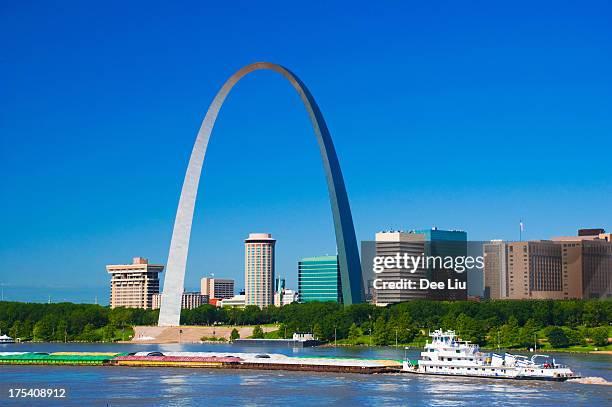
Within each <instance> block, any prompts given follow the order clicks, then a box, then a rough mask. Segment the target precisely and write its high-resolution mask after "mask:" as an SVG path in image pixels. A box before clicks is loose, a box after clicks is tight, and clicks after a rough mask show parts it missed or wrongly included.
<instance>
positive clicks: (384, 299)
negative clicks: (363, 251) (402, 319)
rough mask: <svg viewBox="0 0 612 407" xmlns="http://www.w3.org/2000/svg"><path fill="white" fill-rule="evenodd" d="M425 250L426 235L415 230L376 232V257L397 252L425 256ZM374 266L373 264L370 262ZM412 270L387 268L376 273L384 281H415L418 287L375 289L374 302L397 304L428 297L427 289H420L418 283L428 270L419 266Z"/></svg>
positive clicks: (377, 303)
mask: <svg viewBox="0 0 612 407" xmlns="http://www.w3.org/2000/svg"><path fill="white" fill-rule="evenodd" d="M424 252H425V235H423V234H416V233H414V232H402V231H384V232H378V233H376V257H394V256H395V255H396V254H397V253H399V254H400V255H401V256H403V255H404V254H407V255H408V256H415V257H418V256H423V253H424ZM370 267H372V264H370ZM411 271H412V270H408V269H405V268H385V270H384V271H382V272H381V273H378V274H375V276H374V278H377V279H380V280H381V281H383V282H395V281H403V280H406V281H414V284H416V285H417V289H414V290H410V289H408V288H398V289H375V288H374V289H373V290H372V291H373V302H374V304H376V305H379V306H385V305H387V304H395V303H397V302H403V301H409V300H416V299H426V298H427V290H419V289H418V284H419V280H420V279H421V278H427V270H426V269H425V268H423V267H419V268H417V269H416V270H414V272H413V273H411Z"/></svg>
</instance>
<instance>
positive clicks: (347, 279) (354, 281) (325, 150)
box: [158, 62, 363, 326]
mask: <svg viewBox="0 0 612 407" xmlns="http://www.w3.org/2000/svg"><path fill="white" fill-rule="evenodd" d="M260 69H267V70H272V71H275V72H278V73H280V74H281V75H283V76H284V77H285V78H286V79H287V80H288V81H289V82H290V83H291V85H292V86H293V87H294V88H295V90H296V91H297V92H298V94H299V95H300V97H301V99H302V102H303V103H304V106H305V107H306V110H307V111H308V116H309V117H310V121H311V122H312V127H313V129H314V132H315V135H316V137H317V141H318V143H319V149H320V152H321V158H322V160H323V167H324V169H325V177H326V179H327V187H328V190H329V199H330V203H331V209H332V214H333V219H334V229H335V232H336V245H337V249H338V261H339V265H340V272H341V281H342V295H343V299H344V303H345V304H352V303H358V302H361V299H362V298H363V281H362V279H361V265H360V261H359V252H358V249H357V239H356V238H355V228H354V226H353V218H352V215H351V208H350V206H349V201H348V196H347V194H346V188H345V186H344V180H343V178H342V171H341V170H340V164H339V162H338V157H337V155H336V150H335V149H334V144H333V142H332V139H331V135H330V134H329V130H328V129H327V125H326V124H325V120H324V119H323V115H322V114H321V111H320V110H319V107H318V105H317V103H316V102H315V100H314V98H313V97H312V95H311V94H310V92H309V91H308V88H306V86H305V85H304V83H302V81H301V80H300V79H299V78H298V77H297V76H296V75H295V74H293V73H292V72H291V71H289V70H288V69H287V68H284V67H282V66H280V65H276V64H273V63H269V62H257V63H254V64H251V65H248V66H245V67H244V68H242V69H240V70H239V71H238V72H236V73H235V74H233V75H232V76H231V77H230V78H229V79H228V80H227V81H226V82H225V84H223V87H222V88H221V90H220V91H219V92H218V93H217V95H216V96H215V99H214V100H213V101H212V103H211V105H210V107H209V108H208V111H207V112H206V116H205V117H204V121H203V122H202V126H201V127H200V131H199V132H198V136H197V138H196V141H195V145H194V146H193V151H192V152H191V157H190V159H189V165H188V167H187V173H186V174H185V181H184V182H183V188H182V190H181V197H180V199H179V205H178V209H177V212H176V219H175V221H174V230H173V232H172V240H171V242H170V253H169V255H168V263H167V265H166V276H165V279H164V291H163V294H162V305H161V310H160V314H159V322H158V325H160V326H176V325H179V322H180V313H181V296H182V293H183V284H184V280H185V267H186V264H187V253H188V250H189V237H190V235H191V223H192V220H193V211H194V206H195V201H196V196H197V193H198V184H199V181H200V174H201V172H202V164H203V163H204V156H205V155H206V147H207V145H208V140H209V138H210V135H211V133H212V129H213V126H214V124H215V120H216V119H217V115H218V114H219V110H220V109H221V106H222V105H223V101H224V100H225V98H226V97H227V95H228V93H229V92H230V91H231V90H232V88H233V87H234V85H235V84H236V83H237V82H238V81H239V80H240V79H241V78H242V77H244V76H245V75H247V74H249V73H251V72H253V71H256V70H260Z"/></svg>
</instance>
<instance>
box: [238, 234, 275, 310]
mask: <svg viewBox="0 0 612 407" xmlns="http://www.w3.org/2000/svg"><path fill="white" fill-rule="evenodd" d="M275 244H276V240H275V239H273V238H272V235H271V234H269V233H251V234H249V237H248V238H247V239H245V241H244V246H245V247H244V248H245V253H244V254H245V261H244V264H245V266H244V281H245V285H246V287H245V304H246V305H257V306H258V307H260V308H262V307H267V306H268V305H271V304H273V303H274V246H275Z"/></svg>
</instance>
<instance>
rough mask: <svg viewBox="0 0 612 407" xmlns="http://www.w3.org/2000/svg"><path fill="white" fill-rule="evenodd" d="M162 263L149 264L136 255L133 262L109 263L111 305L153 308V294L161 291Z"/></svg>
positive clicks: (107, 267)
mask: <svg viewBox="0 0 612 407" xmlns="http://www.w3.org/2000/svg"><path fill="white" fill-rule="evenodd" d="M163 270H164V266H163V265H161V264H149V262H148V260H147V259H145V258H142V257H134V258H133V261H132V264H109V265H107V266H106V271H107V272H108V273H109V274H110V275H111V290H110V307H111V308H117V307H126V308H144V309H151V308H152V305H153V295H154V294H158V293H159V273H161V272H162V271H163Z"/></svg>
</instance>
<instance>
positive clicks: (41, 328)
mask: <svg viewBox="0 0 612 407" xmlns="http://www.w3.org/2000/svg"><path fill="white" fill-rule="evenodd" d="M52 335H53V326H52V325H51V321H50V320H49V318H43V319H41V320H40V321H38V322H37V323H36V324H34V330H33V336H34V340H35V341H48V340H50V339H51V338H52Z"/></svg>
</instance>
